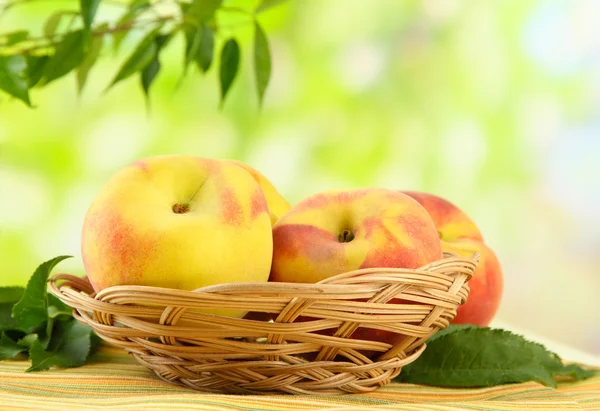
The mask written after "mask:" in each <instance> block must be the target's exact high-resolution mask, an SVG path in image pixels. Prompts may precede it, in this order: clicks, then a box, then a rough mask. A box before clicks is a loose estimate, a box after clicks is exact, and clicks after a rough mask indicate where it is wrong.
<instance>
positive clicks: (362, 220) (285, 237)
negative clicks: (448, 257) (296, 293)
mask: <svg viewBox="0 0 600 411" xmlns="http://www.w3.org/2000/svg"><path fill="white" fill-rule="evenodd" d="M441 258H442V249H441V246H440V240H439V238H438V234H437V231H436V228H435V225H434V224H433V221H432V220H431V217H430V216H429V215H428V214H427V211H425V209H424V208H423V207H421V206H420V205H419V203H417V202H416V201H415V200H413V199H412V198H410V197H408V196H406V195H404V194H402V193H399V192H397V191H393V190H386V189H378V188H371V189H360V190H351V191H329V192H324V193H320V194H316V195H313V196H311V197H309V198H307V199H305V200H303V201H301V202H299V203H298V204H296V205H295V206H293V207H292V208H291V209H290V211H288V212H287V213H286V214H284V215H283V216H282V217H281V218H280V219H279V221H278V222H277V223H276V224H275V226H274V228H273V265H272V268H271V277H270V281H283V282H292V283H316V282H318V281H321V280H324V279H326V278H329V277H331V276H334V275H336V274H340V273H344V272H348V271H353V270H356V269H360V268H373V267H403V268H419V267H422V266H424V265H426V264H428V263H431V262H432V261H435V260H438V259H441ZM404 302H405V301H401V300H397V299H394V300H392V301H391V302H390V303H392V304H394V303H404ZM306 320H308V319H307V318H302V317H301V318H299V319H298V321H306ZM335 332H336V330H326V331H323V332H321V333H322V334H325V335H332V334H333V333H335ZM350 338H355V339H361V340H373V341H381V342H386V343H388V344H390V345H395V344H397V343H398V342H399V341H400V340H401V339H402V338H403V337H402V336H401V335H400V334H395V333H392V332H389V331H384V330H377V329H374V328H367V327H360V328H358V329H356V330H353V332H352V334H351V335H350ZM363 354H364V355H367V356H369V357H371V356H373V355H375V353H374V352H363ZM308 358H312V357H310V356H308Z"/></svg>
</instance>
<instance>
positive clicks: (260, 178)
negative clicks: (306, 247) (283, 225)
mask: <svg viewBox="0 0 600 411" xmlns="http://www.w3.org/2000/svg"><path fill="white" fill-rule="evenodd" d="M229 161H231V162H232V163H233V164H235V165H236V166H238V167H242V168H243V169H244V170H246V171H247V172H248V173H250V175H251V176H252V178H254V180H255V181H256V182H257V183H258V185H259V186H260V188H261V190H262V192H263V194H264V195H265V198H266V199H267V206H268V207H269V213H270V215H271V224H272V225H274V224H275V223H276V222H277V220H278V219H279V217H281V216H282V215H283V214H285V213H286V212H287V211H288V210H289V209H290V203H288V201H287V200H286V199H285V198H284V197H283V196H282V195H281V194H279V192H278V191H277V189H276V188H275V186H274V185H273V184H272V183H271V182H270V181H269V180H268V179H267V177H265V176H264V175H263V174H262V173H261V172H259V171H258V170H256V169H255V168H253V167H251V166H249V165H248V164H246V163H242V162H241V161H237V160H229Z"/></svg>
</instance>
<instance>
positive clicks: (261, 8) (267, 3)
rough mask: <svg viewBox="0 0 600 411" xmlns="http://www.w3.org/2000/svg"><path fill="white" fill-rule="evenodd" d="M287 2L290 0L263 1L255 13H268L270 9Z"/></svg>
mask: <svg viewBox="0 0 600 411" xmlns="http://www.w3.org/2000/svg"><path fill="white" fill-rule="evenodd" d="M286 1H288V0H262V1H261V2H260V4H259V5H258V6H257V7H256V10H254V13H255V14H258V13H262V12H263V11H267V10H269V9H270V8H273V7H275V6H278V5H280V4H282V3H285V2H286Z"/></svg>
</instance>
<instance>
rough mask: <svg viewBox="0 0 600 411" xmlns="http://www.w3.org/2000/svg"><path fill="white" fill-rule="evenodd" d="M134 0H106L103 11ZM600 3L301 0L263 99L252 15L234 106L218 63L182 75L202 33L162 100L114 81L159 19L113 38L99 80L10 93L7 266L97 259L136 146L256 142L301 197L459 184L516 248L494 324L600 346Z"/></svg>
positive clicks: (159, 85) (4, 151)
mask: <svg viewBox="0 0 600 411" xmlns="http://www.w3.org/2000/svg"><path fill="white" fill-rule="evenodd" d="M4 1H6V0H4ZM9 1H10V0H9ZM73 2H74V0H73ZM74 3H75V2H74ZM255 3H256V2H255V1H228V2H226V4H230V5H231V4H233V5H235V4H239V5H242V6H243V7H250V6H251V5H253V4H255ZM58 7H62V8H64V7H66V4H65V2H64V1H62V2H61V1H43V2H36V1H32V2H30V3H27V4H25V5H23V6H19V7H14V8H13V9H12V10H11V11H10V12H9V13H7V14H6V15H4V16H3V17H2V19H1V20H0V31H1V32H6V31H11V30H14V29H20V28H30V29H31V30H32V31H34V32H37V33H41V28H42V26H43V21H44V19H45V18H46V17H47V16H48V15H49V14H50V13H51V12H52V11H53V10H54V9H56V8H58ZM73 7H76V6H73ZM121 11H122V10H121V9H119V6H118V5H115V4H111V3H102V4H101V6H100V11H99V14H98V20H102V19H103V18H104V19H114V18H115V16H118V15H119V13H120V12H121ZM599 15H600V2H598V1H595V0H587V1H585V0H582V1H567V0H541V1H533V0H505V1H481V2H478V1H477V2H476V1H459V0H426V1H401V0H374V1H361V0H326V1H323V0H292V1H290V2H288V3H286V4H284V5H281V6H278V7H275V8H274V9H272V10H271V11H269V12H267V13H265V14H264V15H262V16H261V18H260V20H261V22H262V23H263V24H264V27H265V29H266V31H267V35H268V38H269V41H270V46H271V51H272V55H273V77H272V81H271V84H270V86H269V89H268V90H267V95H266V100H265V104H264V107H263V109H262V110H259V108H258V105H257V102H256V97H255V93H254V83H253V73H252V68H251V58H252V57H251V42H252V30H251V29H252V26H251V25H250V24H247V23H244V21H241V22H240V23H239V24H238V23H236V24H234V25H233V26H235V27H234V29H232V33H233V34H235V35H236V37H237V38H238V39H239V40H240V41H241V43H242V67H241V72H240V76H239V77H238V79H237V80H236V82H235V83H234V85H233V88H232V90H231V91H230V95H229V96H228V100H227V101H226V104H225V106H224V109H223V110H222V111H220V110H219V109H218V103H219V90H218V85H217V73H216V71H215V70H214V67H213V69H211V71H210V72H209V73H208V74H207V75H206V76H202V75H200V74H199V73H198V72H197V71H196V70H197V69H195V68H194V70H192V72H191V73H189V74H188V76H187V77H186V78H185V79H184V80H183V81H182V82H181V84H179V82H180V79H181V74H182V64H181V63H182V62H181V59H182V53H183V51H182V50H183V48H184V41H183V38H182V37H183V36H181V37H179V38H177V39H175V40H174V41H173V42H172V43H171V44H170V45H169V47H168V48H167V49H166V50H165V52H164V53H163V54H162V63H163V71H162V72H161V73H160V74H159V76H158V78H157V81H156V83H155V85H154V86H153V87H154V88H153V90H152V92H151V100H152V104H151V110H150V111H147V108H146V105H145V101H144V97H143V94H142V92H141V89H140V87H139V83H138V81H137V79H134V78H131V79H129V80H127V81H124V82H122V83H121V84H119V85H118V86H116V87H115V88H114V89H111V90H110V91H109V92H107V93H106V94H103V91H104V89H105V88H106V86H107V85H108V84H109V82H110V80H111V78H112V77H113V76H114V73H115V71H116V70H117V68H118V66H119V65H120V63H121V62H122V61H123V60H124V58H125V57H126V56H127V55H128V54H129V53H130V52H131V50H132V49H133V47H134V46H135V44H136V40H139V36H136V34H134V35H132V36H130V38H128V40H127V41H126V42H125V43H124V44H123V46H122V47H121V50H120V52H119V53H117V54H116V55H114V54H113V52H112V49H111V48H110V44H106V47H105V50H104V51H103V54H102V56H103V58H102V59H101V61H100V62H99V64H98V66H96V67H95V68H94V69H93V70H92V72H91V74H90V76H91V78H90V80H89V83H88V85H87V86H86V89H85V91H84V93H83V95H82V96H80V97H78V95H77V92H76V86H75V76H74V75H70V76H69V77H67V78H65V79H62V80H60V81H56V82H54V83H52V84H51V85H49V86H48V87H46V88H44V89H40V90H38V91H34V92H33V94H32V100H33V102H34V104H35V105H36V106H37V107H36V108H35V109H29V108H27V107H25V105H24V104H21V103H20V102H17V101H14V100H11V99H9V98H8V97H7V96H6V95H5V94H2V95H1V96H0V285H12V284H23V283H24V282H25V281H26V280H27V278H28V277H29V276H30V275H31V274H32V272H33V270H34V269H35V267H36V266H37V265H38V264H39V263H41V262H42V261H44V260H47V259H49V258H51V257H54V256H56V255H60V254H70V255H74V256H75V257H76V258H74V259H71V260H68V261H67V262H65V263H63V264H61V266H60V267H61V268H62V269H64V270H67V271H70V272H74V273H76V274H82V273H83V270H82V262H81V257H80V251H79V246H80V230H81V226H82V221H83V217H84V215H85V212H86V210H87V208H88V206H89V204H90V203H91V201H92V199H93V197H94V196H95V195H96V194H97V193H98V191H99V190H100V188H101V187H102V185H103V184H104V182H106V180H107V179H108V178H109V176H111V175H112V174H113V173H114V172H115V171H117V170H118V169H120V168H121V167H123V166H124V165H126V164H128V163H129V162H132V161H134V160H136V159H138V158H140V157H144V156H149V155H155V154H162V153H185V154H193V155H198V156H205V157H216V158H236V159H239V160H243V161H246V162H248V163H249V164H251V165H253V166H255V167H256V168H258V169H259V170H261V171H262V172H263V173H264V174H266V175H267V176H268V177H269V178H270V179H271V180H272V182H273V183H274V184H275V185H276V186H277V187H278V188H279V190H280V191H281V192H282V193H283V194H284V195H285V196H286V197H287V198H288V199H289V200H290V201H291V202H292V203H294V202H296V201H298V200H300V199H302V198H303V197H305V196H307V195H309V194H311V193H314V192H316V191H320V190H324V189H331V188H353V187H362V186H382V187H387V188H393V189H414V190H424V191H429V192H432V193H436V194H438V195H441V196H444V197H446V198H448V199H449V200H451V201H453V202H454V203H456V204H457V205H459V206H460V207H461V208H462V209H463V210H465V211H466V212H467V213H468V214H469V215H471V217H472V218H473V219H474V220H475V221H476V222H477V223H478V225H479V227H480V229H481V230H482V232H483V234H484V236H485V237H486V240H487V242H488V244H489V245H490V246H491V247H492V248H493V249H494V250H495V251H496V253H497V254H498V257H499V259H500V261H501V263H502V265H503V268H504V275H505V292H504V298H503V302H502V305H501V308H500V311H499V313H498V315H497V320H496V321H495V323H494V324H496V325H499V326H506V327H508V328H513V329H515V330H526V331H527V332H531V333H533V334H535V335H539V336H543V337H544V338H548V339H551V340H552V341H555V342H557V343H560V344H567V345H570V346H572V347H576V348H578V349H580V350H583V351H585V352H588V353H592V354H596V355H598V354H600V320H599V318H598V313H600V302H599V299H598V297H599V295H600V177H598V176H600V137H599V136H600V111H599V109H600V24H598V17H597V16H599ZM140 35H141V34H140Z"/></svg>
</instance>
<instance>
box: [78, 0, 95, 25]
mask: <svg viewBox="0 0 600 411" xmlns="http://www.w3.org/2000/svg"><path fill="white" fill-rule="evenodd" d="M79 5H80V9H81V18H82V19H83V27H85V29H86V31H88V32H89V30H90V28H91V27H92V23H93V22H94V17H95V16H96V12H97V11H98V6H99V5H100V0H79Z"/></svg>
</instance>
